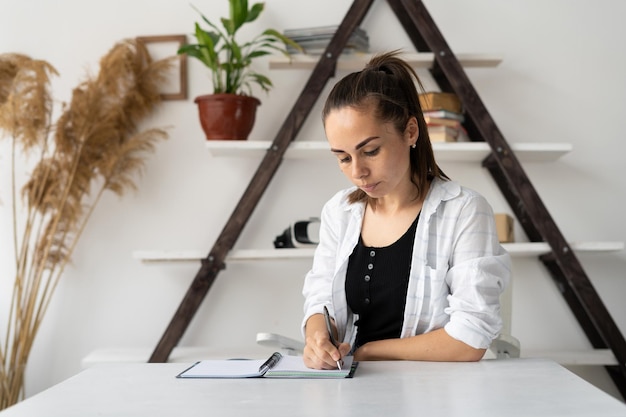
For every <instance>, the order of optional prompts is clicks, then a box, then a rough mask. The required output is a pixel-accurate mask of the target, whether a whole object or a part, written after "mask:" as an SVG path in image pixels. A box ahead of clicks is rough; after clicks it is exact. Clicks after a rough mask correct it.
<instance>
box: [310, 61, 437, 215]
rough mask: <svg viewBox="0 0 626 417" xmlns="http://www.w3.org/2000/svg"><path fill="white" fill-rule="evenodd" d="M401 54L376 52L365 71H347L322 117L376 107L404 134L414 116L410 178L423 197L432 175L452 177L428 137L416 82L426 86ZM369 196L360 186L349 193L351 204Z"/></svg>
mask: <svg viewBox="0 0 626 417" xmlns="http://www.w3.org/2000/svg"><path fill="white" fill-rule="evenodd" d="M398 54H399V52H398V51H393V52H388V53H385V54H380V55H376V56H374V57H373V58H372V59H371V60H370V61H369V62H368V63H367V65H366V66H365V68H364V69H363V70H362V71H359V72H354V73H352V74H348V75H347V76H345V77H344V78H342V79H341V80H340V81H339V82H338V83H337V84H335V86H334V87H333V89H332V90H331V92H330V94H329V95H328V98H327V99H326V103H325V104H324V109H323V110H322V120H323V121H324V122H326V117H327V116H328V114H329V113H330V112H331V111H333V110H336V109H340V108H343V107H346V106H348V107H353V108H356V109H366V108H369V107H370V106H373V107H374V114H375V116H376V117H377V118H378V119H379V120H380V121H382V122H383V123H388V122H391V123H392V124H393V126H394V127H395V128H396V129H397V131H398V132H399V133H403V132H404V130H405V129H406V125H407V123H408V121H409V119H410V118H411V117H415V118H416V119H417V125H418V128H419V135H418V138H417V142H416V146H415V148H413V147H411V148H410V154H411V174H412V175H411V181H412V182H413V184H415V186H416V187H417V192H418V197H419V198H420V199H422V198H424V197H426V192H427V190H428V183H429V181H430V180H431V179H432V178H434V177H439V178H441V179H445V180H447V179H449V178H448V176H447V175H446V174H444V172H443V171H442V170H441V169H440V168H439V166H438V165H437V163H436V161H435V155H434V153H433V148H432V146H431V143H430V138H429V137H428V129H427V126H426V122H425V121H424V114H423V113H422V108H421V106H420V102H419V95H418V90H417V87H416V84H417V85H418V86H419V88H420V90H421V91H424V87H423V86H422V83H421V81H420V79H419V77H418V76H417V74H416V72H415V70H413V68H412V67H411V66H410V65H409V64H408V63H407V62H405V61H404V60H402V59H400V58H399V57H398ZM367 199H368V196H367V194H366V193H365V192H364V191H363V190H361V189H357V190H355V191H354V192H353V193H352V194H351V195H350V196H349V201H350V202H351V203H354V202H358V201H367Z"/></svg>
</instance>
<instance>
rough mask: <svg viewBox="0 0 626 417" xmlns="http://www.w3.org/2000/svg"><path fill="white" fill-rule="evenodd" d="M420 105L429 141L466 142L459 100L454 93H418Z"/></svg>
mask: <svg viewBox="0 0 626 417" xmlns="http://www.w3.org/2000/svg"><path fill="white" fill-rule="evenodd" d="M419 100H420V106H421V107H422V110H423V111H424V120H425V121H426V126H427V127H428V136H429V137H430V141H431V142H457V141H458V142H467V141H468V140H469V138H468V137H467V132H466V131H465V129H464V128H463V125H462V124H461V123H462V122H463V120H464V118H463V112H462V106H461V101H460V100H459V98H458V97H457V95H456V94H454V93H439V92H430V93H423V94H420V95H419Z"/></svg>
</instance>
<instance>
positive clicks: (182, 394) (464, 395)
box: [0, 359, 626, 417]
mask: <svg viewBox="0 0 626 417" xmlns="http://www.w3.org/2000/svg"><path fill="white" fill-rule="evenodd" d="M187 366H188V364H180V363H178V364H173V363H167V364H118V365H101V366H95V367H92V368H89V369H87V370H85V371H83V372H81V373H79V374H78V375H76V376H74V377H72V378H70V379H68V380H66V381H64V382H62V383H60V384H58V385H56V386H54V387H52V388H50V389H48V390H46V391H43V392H41V393H39V394H37V395H35V396H33V397H31V398H29V399H27V400H25V401H23V402H21V403H18V404H17V405H15V406H13V407H11V408H9V409H7V410H5V411H3V412H2V413H0V417H11V416H28V417H36V416H47V417H50V416H63V417H71V416H80V417H88V416H134V417H140V416H151V417H154V416H181V417H192V416H202V417H205V416H207V415H212V416H272V417H281V416H290V417H292V416H335V415H341V416H345V417H347V416H358V417H367V416H376V417H380V416H385V415H387V416H394V417H395V416H415V415H423V416H445V417H453V416H464V417H468V416H481V417H485V416H498V417H502V416H506V417H511V416H523V417H528V416H533V417H541V416H567V417H576V416H585V417H588V416H594V417H603V416H620V417H624V416H626V405H625V404H623V403H621V402H620V401H618V400H616V399H615V398H613V397H611V396H609V395H608V394H606V393H604V392H603V391H601V390H599V389H597V388H595V387H594V386H593V385H591V384H589V383H587V382H586V381H584V380H582V379H581V378H579V377H578V376H576V375H574V374H572V373H571V372H569V371H567V370H566V369H565V368H563V367H561V366H560V365H558V364H556V363H554V362H551V361H547V360H535V359H511V360H483V361H480V362H476V363H433V362H362V363H361V364H360V365H359V368H358V370H357V372H356V375H355V377H354V378H352V379H342V380H312V379H301V380H284V379H268V378H261V379H237V380H214V379H194V380H181V379H176V378H175V376H176V375H177V374H178V373H179V372H181V371H182V370H184V369H185V368H186V367H187Z"/></svg>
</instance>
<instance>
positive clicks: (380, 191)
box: [324, 107, 418, 198]
mask: <svg viewBox="0 0 626 417" xmlns="http://www.w3.org/2000/svg"><path fill="white" fill-rule="evenodd" d="M324 128H325V130H326V137H327V138H328V143H329V144H330V149H331V151H332V152H333V154H335V156H336V157H337V160H338V162H339V168H341V171H342V172H343V173H344V175H345V176H346V177H347V178H348V179H349V180H350V181H352V183H353V184H354V185H356V186H358V187H359V188H361V189H362V190H363V191H364V192H365V193H367V195H369V196H370V197H372V198H381V197H384V196H386V195H388V194H390V193H393V192H394V191H396V190H400V189H399V187H398V186H399V185H405V184H406V183H405V182H406V181H408V182H410V181H411V167H410V159H409V158H410V157H409V151H410V147H411V145H413V144H414V143H415V141H416V140H417V136H418V127H417V120H415V118H411V119H410V120H409V122H408V123H407V127H406V129H405V131H404V132H398V131H397V130H396V129H395V128H394V126H393V124H392V123H390V122H388V123H383V122H381V121H380V120H378V119H377V118H376V116H375V115H374V113H373V110H371V109H369V108H367V109H365V110H362V109H358V110H357V109H355V108H354V107H343V108H339V109H335V110H332V111H331V112H330V113H329V114H328V115H327V116H326V120H325V123H324Z"/></svg>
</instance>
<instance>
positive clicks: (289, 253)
mask: <svg viewBox="0 0 626 417" xmlns="http://www.w3.org/2000/svg"><path fill="white" fill-rule="evenodd" d="M502 246H504V248H505V249H506V250H507V251H508V252H509V253H510V254H511V256H512V257H518V258H519V257H530V256H538V255H542V254H544V253H548V252H550V247H549V246H548V244H547V243H544V242H520V243H503V244H502ZM570 246H571V248H572V249H573V250H574V251H576V252H615V251H621V250H624V242H572V243H570ZM314 252H315V249H314V248H298V249H237V250H233V251H232V252H231V253H230V254H228V256H227V257H226V261H255V260H290V259H310V258H312V257H313V253H314ZM207 253H208V252H207V251H201V250H184V251H183V250H181V251H157V250H155V251H135V252H133V258H135V259H139V260H141V261H142V262H199V261H200V259H202V258H204V257H206V255H207Z"/></svg>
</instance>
